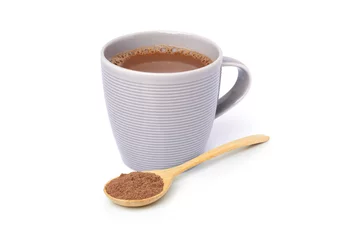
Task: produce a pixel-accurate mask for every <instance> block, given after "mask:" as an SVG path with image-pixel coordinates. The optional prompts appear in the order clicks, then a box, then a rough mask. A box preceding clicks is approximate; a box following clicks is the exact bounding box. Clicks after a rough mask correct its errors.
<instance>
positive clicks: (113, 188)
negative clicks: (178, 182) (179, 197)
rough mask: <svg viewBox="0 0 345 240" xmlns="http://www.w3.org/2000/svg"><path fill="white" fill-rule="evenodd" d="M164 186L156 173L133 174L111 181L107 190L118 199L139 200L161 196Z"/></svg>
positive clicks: (123, 175) (122, 175)
mask: <svg viewBox="0 0 345 240" xmlns="http://www.w3.org/2000/svg"><path fill="white" fill-rule="evenodd" d="M163 186H164V183H163V179H162V178H161V177H160V176H158V175H156V174H154V173H144V172H131V173H129V174H121V175H120V176H119V177H117V178H115V179H113V180H111V181H110V182H109V183H108V184H107V185H106V186H105V190H106V192H107V193H108V194H109V195H110V196H112V197H114V198H117V199H125V200H139V199H145V198H149V197H153V196H155V195H157V194H159V193H160V192H161V191H162V190H163Z"/></svg>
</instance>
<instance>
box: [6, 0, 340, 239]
mask: <svg viewBox="0 0 345 240" xmlns="http://www.w3.org/2000/svg"><path fill="white" fill-rule="evenodd" d="M341 3H342V1H340V0H339V1H332V0H328V1H318V0H314V1H306V0H300V1H293V0H290V1H273V0H272V1H268V0H261V1H249V0H241V1H217V0H212V1H195V2H194V1H187V0H184V1H182V0H181V1H179V0H175V1H163V0H162V1H153V0H145V1H130V0H127V1H125V0H124V1H118V0H111V1H86V0H85V1H63V0H60V1H54V2H53V1H37V0H31V1H24V0H23V1H1V3H0V26H1V27H0V35H1V37H0V239H121V238H122V239H132V238H133V239H134V238H140V239H149V238H150V239H155V238H158V237H159V238H163V239H186V238H187V237H193V239H197V238H200V237H209V238H212V239H251V240H254V239H332V240H333V239H344V238H345V207H344V204H345V193H344V192H345V174H344V170H345V157H344V142H345V138H344V134H345V131H344V122H345V119H344V115H343V113H344V103H345V97H344V91H345V89H344V86H345V85H344V81H345V73H344V67H345V60H344V59H345V47H344V46H345V36H344V32H345V31H344V30H345V27H344V23H345V14H344V7H343V5H342V4H341ZM156 29H158V30H176V31H184V32H192V33H197V34H199V35H203V36H205V37H208V38H210V39H212V40H213V41H215V42H217V43H218V44H219V45H220V46H221V47H222V49H223V52H224V53H225V55H228V56H231V57H233V58H236V59H239V60H240V61H242V62H244V63H245V64H246V65H247V66H248V68H249V69H250V70H251V74H252V80H253V84H252V87H251V90H250V92H249V93H248V95H247V96H246V98H245V99H244V100H243V101H242V102H241V103H239V104H238V105H237V106H235V107H234V108H233V109H231V111H229V112H227V113H226V114H225V115H223V116H222V117H221V118H219V119H217V120H216V121H215V123H214V127H213V130H212V134H211V137H210V140H209V143H208V148H209V149H210V148H212V147H215V146H217V145H220V144H222V143H225V142H227V141H230V140H234V139H236V138H239V137H243V136H246V135H249V134H256V133H264V134H267V135H270V136H271V140H270V142H268V143H267V144H264V145H260V146H256V147H254V148H250V149H247V150H243V151H238V152H236V153H231V154H228V155H226V156H223V157H221V158H219V159H217V160H215V161H213V162H208V163H205V164H203V165H201V166H199V167H197V168H194V169H193V170H191V171H189V172H187V173H185V174H183V175H181V176H180V177H179V178H178V179H177V180H176V182H175V183H174V185H173V186H172V188H171V191H170V192H169V193H168V195H167V196H166V197H164V198H163V199H162V200H161V201H160V202H158V203H157V204H154V205H152V206H149V207H145V208H140V209H127V208H121V207H119V206H116V205H114V204H112V203H111V202H110V201H109V200H108V199H107V198H106V197H105V195H104V193H103V192H102V189H103V185H104V183H106V182H107V181H108V180H109V179H111V178H113V177H115V176H117V175H118V174H120V173H122V172H129V171H130V169H129V168H127V167H126V166H125V165H124V164H123V163H122V162H121V159H120V156H119V153H118V150H117V147H116V144H115V141H114V139H113V136H112V132H111V128H110V124H109V121H108V117H107V112H106V108H105V102H104V98H103V88H102V81H101V72H100V50H101V48H102V46H103V45H104V44H105V43H106V42H107V41H109V40H111V39H112V38H114V37H117V36H119V35H123V34H127V33H131V32H136V31H143V30H156ZM235 77H236V71H235V70H234V69H230V68H225V69H224V71H223V82H222V86H221V87H222V93H224V92H226V91H227V89H229V88H230V87H231V85H232V84H233V82H234V79H235Z"/></svg>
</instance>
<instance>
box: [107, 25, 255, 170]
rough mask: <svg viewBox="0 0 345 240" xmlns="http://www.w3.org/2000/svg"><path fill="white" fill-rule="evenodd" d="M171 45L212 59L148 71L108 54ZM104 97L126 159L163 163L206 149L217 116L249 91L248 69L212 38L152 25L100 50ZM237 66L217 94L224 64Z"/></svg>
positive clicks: (138, 164) (134, 163)
mask: <svg viewBox="0 0 345 240" xmlns="http://www.w3.org/2000/svg"><path fill="white" fill-rule="evenodd" d="M153 45H172V46H175V47H181V48H187V49H190V50H194V51H197V52H199V53H202V54H204V55H206V56H208V57H209V58H211V59H212V60H213V62H212V63H211V64H209V65H207V66H205V67H202V68H198V69H195V70H190V71H185V72H177V73H148V72H139V71H133V70H129V69H125V68H122V67H120V66H117V65H115V64H113V63H111V62H110V61H109V60H110V58H111V57H112V56H114V55H116V54H117V53H120V52H123V51H128V50H131V49H135V48H138V47H145V46H153ZM101 66H102V78H103V88H104V97H105V102H106V106H107V110H108V116H109V120H110V124H111V128H112V132H113V135H114V138H115V140H116V143H117V146H118V149H119V151H120V155H121V158H122V160H123V162H124V163H125V164H126V165H127V166H128V167H130V168H131V169H133V170H136V171H143V170H153V169H164V168H169V167H173V166H176V165H179V164H182V163H184V162H186V161H188V160H190V159H192V158H194V157H196V156H198V155H200V154H201V153H203V151H204V149H205V146H206V143H207V140H208V138H209V135H210V132H211V129H212V125H213V121H214V119H215V118H217V117H219V116H221V115H222V114H223V113H224V112H226V111H227V110H229V109H230V108H231V107H232V106H234V105H235V104H236V103H238V102H239V101H240V100H241V99H242V98H243V97H244V95H245V94H246V92H247V91H248V88H249V85H250V75H249V72H248V69H247V67H246V66H245V65H243V64H242V63H241V62H239V61H237V60H235V59H233V58H229V57H224V56H223V54H222V51H221V49H220V48H219V47H218V46H217V45H216V44H215V43H214V42H212V41H210V40H209V39H206V38H204V37H201V36H198V35H194V34H188V33H179V32H165V31H152V32H140V33H134V34H129V35H125V36H121V37H118V38H116V39H114V40H112V41H110V42H108V43H107V44H106V45H105V46H104V47H103V49H102V52H101ZM224 66H233V67H236V68H238V78H237V80H236V83H235V85H234V86H233V88H232V89H231V90H229V91H228V92H227V93H226V94H225V95H224V96H222V97H221V98H219V87H220V81H221V70H222V67H224Z"/></svg>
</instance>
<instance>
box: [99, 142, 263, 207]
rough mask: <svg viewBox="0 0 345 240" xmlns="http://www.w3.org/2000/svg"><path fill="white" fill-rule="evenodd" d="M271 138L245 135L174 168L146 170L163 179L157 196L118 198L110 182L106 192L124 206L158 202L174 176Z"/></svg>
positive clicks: (110, 197)
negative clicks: (111, 188)
mask: <svg viewBox="0 0 345 240" xmlns="http://www.w3.org/2000/svg"><path fill="white" fill-rule="evenodd" d="M268 140H269V137H268V136H265V135H252V136H248V137H244V138H241V139H238V140H235V141H232V142H229V143H226V144H224V145H221V146H219V147H217V148H214V149H212V150H210V151H208V152H206V153H203V154H201V155H200V156H198V157H196V158H194V159H192V160H190V161H188V162H185V163H183V164H181V165H179V166H176V167H172V168H168V169H163V170H153V171H145V172H149V173H154V174H156V175H158V176H160V177H161V178H162V180H163V183H164V186H163V190H162V191H161V192H160V193H158V194H157V195H155V196H152V197H149V198H145V199H139V200H126V199H118V198H114V197H112V196H110V195H109V194H108V193H107V191H106V186H107V184H108V183H109V182H110V181H111V180H110V181H109V182H107V183H106V184H105V186H104V190H103V191H104V193H105V195H106V196H107V197H108V198H109V199H110V200H111V201H113V202H114V203H116V204H118V205H121V206H124V207H142V206H146V205H149V204H151V203H154V202H156V201H157V200H159V199H160V198H161V197H163V196H164V195H165V194H166V193H167V192H168V190H169V188H170V186H171V184H172V182H173V180H174V178H175V177H176V176H177V175H179V174H180V173H183V172H184V171H186V170H188V169H190V168H192V167H195V166H196V165H198V164H200V163H202V162H205V161H207V160H210V159H212V158H214V157H216V156H219V155H221V154H224V153H226V152H229V151H231V150H235V149H238V148H241V147H247V146H251V145H256V144H259V143H264V142H267V141H268Z"/></svg>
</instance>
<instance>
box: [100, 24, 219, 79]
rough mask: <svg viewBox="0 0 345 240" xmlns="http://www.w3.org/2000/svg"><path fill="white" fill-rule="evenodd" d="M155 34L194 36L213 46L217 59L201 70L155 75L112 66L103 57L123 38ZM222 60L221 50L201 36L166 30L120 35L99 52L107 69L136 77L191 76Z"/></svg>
mask: <svg viewBox="0 0 345 240" xmlns="http://www.w3.org/2000/svg"><path fill="white" fill-rule="evenodd" d="M155 33H162V34H180V35H186V36H194V37H196V38H198V39H200V40H202V41H205V42H207V43H208V44H211V45H213V46H214V47H215V48H216V49H217V51H218V57H217V58H216V59H215V60H214V61H213V62H212V63H211V64H208V65H206V66H203V67H201V68H197V69H193V70H188V71H183V72H172V73H155V72H141V71H136V70H132V69H127V68H123V67H120V66H117V65H115V64H113V63H112V62H110V61H109V60H108V59H107V58H106V57H105V55H104V52H105V49H106V48H107V47H109V46H110V45H112V44H114V43H116V42H118V41H120V40H122V39H125V38H129V37H133V36H138V35H144V34H155ZM222 58H223V53H222V50H221V48H220V47H219V46H218V45H217V44H216V43H215V42H214V41H212V40H210V39H209V38H206V37H203V36H201V35H198V34H194V33H188V32H181V31H166V30H157V31H140V32H133V33H129V34H124V35H121V36H119V37H116V38H114V39H112V40H110V41H108V42H107V43H106V44H105V45H104V46H103V47H102V50H101V62H102V64H105V65H106V66H107V67H109V68H112V69H114V70H116V71H120V72H122V73H129V74H137V75H146V76H159V77H164V76H169V77H170V76H181V75H185V74H191V73H200V72H203V71H207V70H209V69H211V68H213V67H214V66H216V65H217V64H218V62H219V61H221V59H222Z"/></svg>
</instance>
